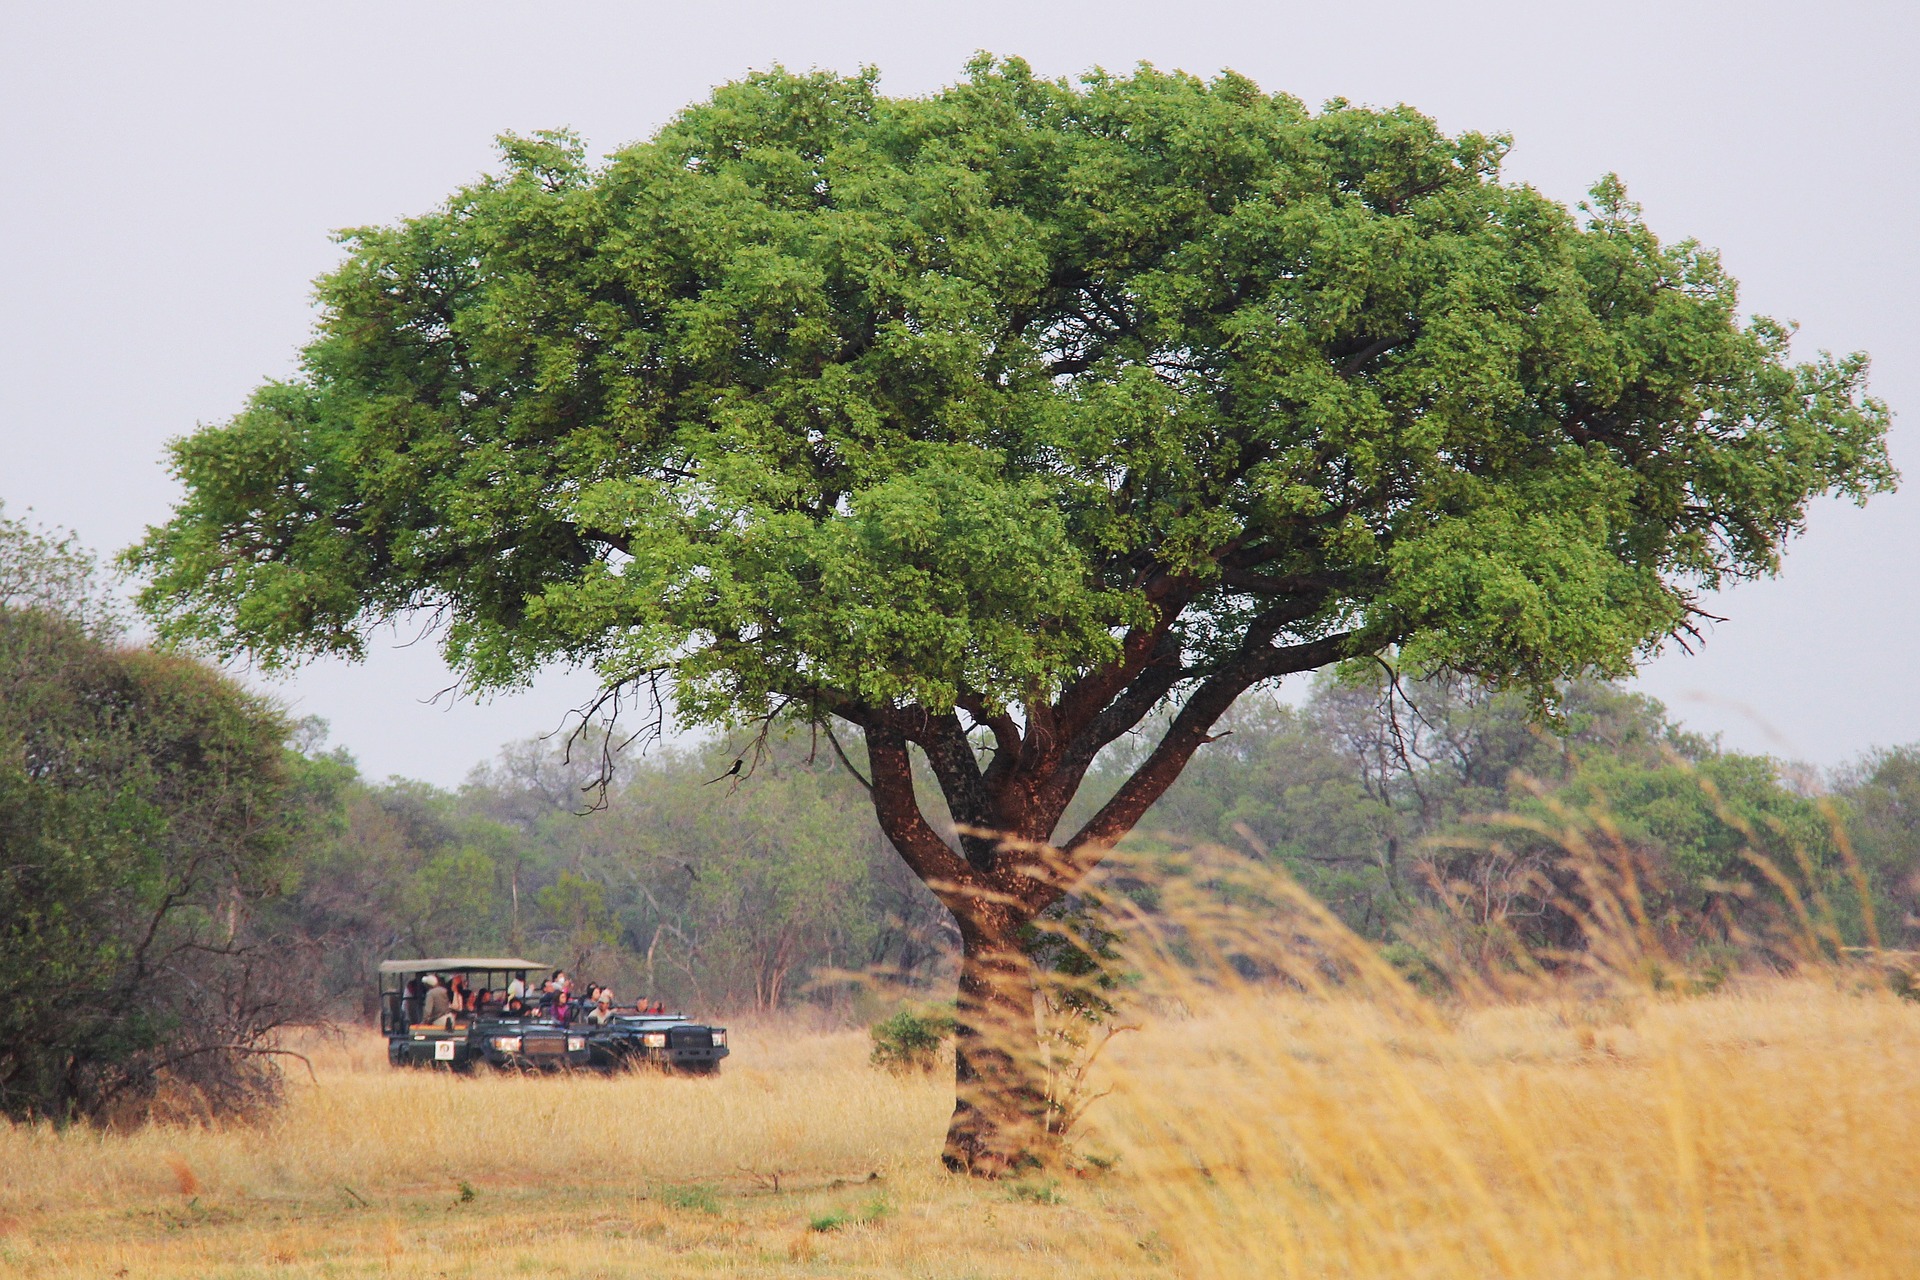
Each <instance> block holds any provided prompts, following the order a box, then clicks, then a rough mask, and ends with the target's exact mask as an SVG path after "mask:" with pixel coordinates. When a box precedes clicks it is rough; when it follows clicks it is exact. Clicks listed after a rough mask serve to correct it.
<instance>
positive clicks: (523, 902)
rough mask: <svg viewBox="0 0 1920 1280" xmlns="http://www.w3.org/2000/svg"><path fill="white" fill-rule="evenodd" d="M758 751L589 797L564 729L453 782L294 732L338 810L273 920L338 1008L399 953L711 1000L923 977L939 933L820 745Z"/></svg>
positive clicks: (701, 759) (756, 1004)
mask: <svg viewBox="0 0 1920 1280" xmlns="http://www.w3.org/2000/svg"><path fill="white" fill-rule="evenodd" d="M763 746H764V749H763V750H761V751H760V752H758V753H756V755H757V759H756V762H755V763H754V767H753V768H751V769H750V770H743V772H744V776H736V775H732V774H730V773H729V770H730V769H731V766H732V764H733V761H734V760H735V759H736V758H737V757H736V755H735V754H733V753H732V752H730V751H729V750H728V749H727V747H726V745H725V744H724V743H713V744H709V745H707V746H705V747H700V748H694V749H686V750H667V751H660V752H654V753H650V754H647V755H644V756H642V755H635V756H633V757H632V758H630V759H627V760H626V761H624V762H623V764H622V767H621V769H620V772H619V776H618V778H617V779H616V780H615V782H614V783H613V784H612V785H610V786H609V787H608V788H607V789H606V790H605V792H604V794H602V793H601V792H600V790H599V789H598V788H596V787H594V786H593V785H592V779H593V776H594V772H595V771H594V769H593V768H589V767H585V766H581V765H569V764H568V762H567V756H568V752H567V750H566V745H565V744H564V743H562V742H549V741H539V740H536V741H533V742H528V743H523V744H519V745H516V746H514V747H511V748H509V749H508V750H506V751H505V752H503V753H502V754H501V755H500V757H499V758H498V760H496V761H495V762H494V763H493V764H491V765H490V766H488V767H486V768H483V769H480V770H477V771H476V772H475V773H474V774H473V776H472V777H471V778H470V779H469V780H468V782H467V784H466V785H465V786H463V787H462V788H460V789H459V790H458V791H457V792H455V791H445V790H439V789H436V788H433V787H430V786H428V785H426V784H424V783H419V782H412V781H408V780H405V779H398V778H395V779H389V780H388V781H386V782H384V783H373V782H369V781H366V780H362V779H360V778H358V777H357V776H356V775H355V774H354V770H353V765H352V763H351V762H350V761H349V760H348V758H347V757H346V756H345V755H344V754H341V753H333V754H327V753H324V752H318V751H314V750H313V748H312V747H311V745H310V746H309V751H310V753H311V756H312V759H313V761H314V767H315V768H317V769H322V770H327V771H330V772H331V773H332V774H333V775H335V778H336V786H337V789H338V795H339V803H338V805H337V807H336V808H335V810H334V813H333V820H332V822H331V825H330V828H329V830H328V831H327V833H326V836H325V838H324V839H322V840H320V841H318V842H317V843H316V844H315V845H314V847H313V848H312V849H311V850H310V852H309V853H308V855H307V857H306V858H305V859H304V861H303V865H302V868H301V871H300V875H299V880H298V883H297V884H296V885H295V886H294V887H293V889H292V892H291V893H290V894H289V895H288V896H287V897H286V898H285V899H284V900H283V901H282V902H281V903H280V904H279V905H278V907H277V908H276V918H277V920H278V922H279V925H280V927H282V928H284V929H286V930H288V931H292V932H298V933H300V934H302V935H303V936H306V937H308V938H311V939H314V940H315V941H317V942H319V943H321V944H323V950H324V952H325V954H326V956H327V961H326V967H325V971H324V973H323V974H321V975H320V979H321V982H322V985H323V987H324V990H325V993H326V995H327V996H328V997H330V998H331V999H332V1000H333V1001H334V1002H335V1003H336V1004H337V1005H339V1006H342V1007H353V1006H356V1005H357V1006H361V1007H368V1008H370V1007H371V1005H370V999H371V990H372V988H371V979H370V977H369V975H370V974H371V973H372V970H373V966H374V964H375V963H377V962H378V961H379V960H380V959H383V958H386V957H389V956H402V955H448V954H475V953H485V954H499V953H512V954H516V955H518V954H525V955H526V956H528V957H529V958H532V959H536V960H540V961H542V962H545V963H549V964H553V965H556V966H563V967H566V968H568V969H570V970H573V971H574V972H576V973H578V974H582V975H585V976H586V977H589V978H592V979H594V980H598V981H603V982H610V983H612V984H613V986H614V988H615V991H616V993H617V994H618V995H619V996H620V997H621V998H622V999H631V998H633V997H635V996H639V995H645V996H649V997H654V998H658V999H662V1000H665V1001H667V1002H668V1003H670V1004H680V1005H684V1006H686V1007H688V1008H696V1009H701V1010H705V1011H709V1012H711V1011H717V1010H728V1011H731V1010H742V1009H772V1008H776V1007H779V1006H782V1005H786V1004H791V1003H794V1002H798V1001H806V1000H817V1001H829V1002H831V1001H836V1000H844V999H846V998H848V997H850V996H851V995H853V994H855V993H856V991H857V988H858V983H857V982H849V981H847V980H846V979H845V978H844V976H842V975H847V974H856V973H857V974H861V975H886V976H888V977H889V978H891V979H893V980H898V981H905V982H908V983H915V984H918V983H924V982H925V981H927V980H928V979H929V978H930V977H931V975H932V974H933V972H934V971H935V969H936V968H937V967H938V966H940V965H942V964H944V963H946V961H947V957H948V954H949V952H950V950H951V948H950V945H949V944H950V942H951V941H952V925H951V923H950V922H949V920H948V918H947V916H946V914H945V912H943V911H942V910H941V909H940V907H939V905H938V903H936V902H935V901H934V900H933V898H932V896H931V895H930V894H929V893H927V891H926V890H925V889H924V888H923V887H922V886H921V885H920V883H919V881H918V880H917V879H916V878H915V877H914V876H913V874H912V873H911V872H910V871H908V870H907V868H906V867H905V866H904V865H903V864H901V862H900V860H899V859H898V857H896V856H895V855H894V853H893V852H892V850H891V849H889V848H888V847H887V845H886V842H885V840H884V839H883V837H882V836H881V835H880V832H879V830H878V829H877V828H876V827H875V825H874V823H873V819H872V812H871V808H870V806H869V805H868V804H867V801H866V798H865V796H864V794H863V793H862V792H861V790H860V787H859V784H858V783H856V782H855V781H854V780H853V779H852V778H851V777H850V776H849V775H848V774H847V773H846V772H845V771H844V770H843V769H842V768H841V766H840V765H839V764H838V763H837V762H836V761H835V760H834V758H833V757H832V755H831V754H830V753H829V751H828V750H827V749H826V747H825V745H824V744H819V749H817V750H815V749H813V746H814V744H812V743H810V742H809V741H808V740H807V739H806V738H805V737H799V738H793V737H789V738H783V739H778V740H775V741H773V742H770V743H767V744H763ZM581 754H582V753H581V752H579V751H578V749H577V744H576V752H575V754H574V758H575V759H576V760H578V759H580V757H581ZM589 754H592V753H589ZM596 760H597V755H596Z"/></svg>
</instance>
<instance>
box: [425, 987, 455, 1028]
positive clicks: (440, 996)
mask: <svg viewBox="0 0 1920 1280" xmlns="http://www.w3.org/2000/svg"><path fill="white" fill-rule="evenodd" d="M420 1021H421V1022H423V1023H425V1024H426V1025H427V1026H429V1027H439V1028H441V1029H442V1030H444V1031H451V1030H453V999H452V997H450V996H449V995H448V994H447V989H446V988H445V987H443V986H441V985H440V975H439V974H437V973H430V974H428V975H427V1003H426V1008H425V1009H424V1010H423V1011H422V1013H421V1018H420Z"/></svg>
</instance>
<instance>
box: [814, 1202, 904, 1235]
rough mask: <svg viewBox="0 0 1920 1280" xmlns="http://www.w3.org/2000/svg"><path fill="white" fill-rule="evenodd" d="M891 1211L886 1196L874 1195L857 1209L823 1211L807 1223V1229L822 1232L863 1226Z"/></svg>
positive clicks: (891, 1207)
mask: <svg viewBox="0 0 1920 1280" xmlns="http://www.w3.org/2000/svg"><path fill="white" fill-rule="evenodd" d="M892 1211H893V1206H892V1205H890V1204H888V1203H887V1200H886V1197H884V1196H876V1197H874V1198H873V1199H872V1200H869V1201H867V1203H866V1204H864V1205H862V1206H861V1207H860V1208H858V1209H835V1210H833V1211H832V1212H831V1213H823V1214H821V1215H820V1216H819V1217H817V1218H813V1219H811V1220H810V1221H809V1222H808V1223H807V1230H809V1231H819V1232H822V1233H824V1232H828V1231H838V1230H840V1228H842V1227H848V1226H853V1227H864V1226H867V1225H869V1224H870V1223H875V1222H878V1221H880V1220H881V1219H882V1218H884V1217H886V1216H887V1215H888V1214H889V1213H891V1212H892Z"/></svg>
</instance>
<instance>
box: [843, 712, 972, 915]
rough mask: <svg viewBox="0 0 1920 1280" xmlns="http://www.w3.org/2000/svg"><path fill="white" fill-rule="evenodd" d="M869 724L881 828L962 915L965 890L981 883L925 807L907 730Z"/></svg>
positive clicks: (876, 810) (870, 757)
mask: <svg viewBox="0 0 1920 1280" xmlns="http://www.w3.org/2000/svg"><path fill="white" fill-rule="evenodd" d="M864 727H865V730H866V735H867V761H868V764H869V766H870V767H871V768H872V770H873V812H874V817H876V818H877V819H878V820H879V822H880V829H881V830H882V831H884V832H886V833H887V839H888V840H890V841H891V842H892V843H893V847H894V848H895V849H896V850H898V851H899V853H900V857H901V858H902V859H903V860H905V862H906V864H907V865H908V866H909V867H911V868H913V873H914V874H915V875H917V876H919V877H920V879H921V880H922V881H924V882H925V883H926V885H927V887H928V888H930V889H932V890H933V892H934V895H935V896H936V897H938V898H939V899H940V901H941V902H943V903H945V904H946V905H947V907H948V908H949V909H950V910H952V911H953V912H954V913H955V915H956V916H960V915H963V913H964V912H965V910H966V892H965V891H966V890H967V889H969V888H977V887H978V878H977V875H976V873H975V872H974V870H973V868H972V867H971V866H969V865H968V864H967V860H966V859H965V858H962V857H961V856H960V855H959V854H958V853H955V852H954V851H953V848H952V846H950V845H948V844H947V842H946V841H945V840H942V839H941V838H940V833H939V832H937V831H935V830H934V829H933V827H932V826H931V825H929V824H928V822H927V819H926V817H925V815H923V814H922V813H921V812H920V802H919V800H918V798H916V797H915V795H914V790H913V762H912V761H911V760H910V759H909V758H908V755H907V740H906V737H905V735H903V734H901V733H900V732H899V730H897V729H894V728H890V727H888V726H885V725H874V724H869V725H866V726H864Z"/></svg>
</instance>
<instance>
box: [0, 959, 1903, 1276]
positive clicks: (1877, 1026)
mask: <svg viewBox="0 0 1920 1280" xmlns="http://www.w3.org/2000/svg"><path fill="white" fill-rule="evenodd" d="M864 1053H865V1042H864V1039H863V1037H861V1036H859V1035H857V1034H853V1033H840V1034H820V1033H807V1032H799V1031H789V1032H781V1031H780V1030H778V1029H777V1028H766V1029H762V1030H761V1031H759V1032H757V1033H756V1032H753V1031H746V1032H744V1033H736V1049H735V1057H734V1059H733V1060H732V1062H731V1063H730V1064H729V1067H728V1069H727V1071H726V1072H725V1073H724V1074H723V1075H722V1076H721V1077H720V1078H719V1079H717V1080H683V1079H668V1078H659V1077H653V1076H632V1077H623V1078H618V1079H610V1080H603V1079H597V1078H584V1079H559V1078H555V1079H513V1078H493V1079H476V1080H462V1079H449V1078H446V1077H442V1076H435V1075H430V1074H423V1073H397V1072H391V1071H389V1070H388V1068H387V1067H386V1065H385V1062H384V1057H383V1053H382V1049H381V1045H380V1043H379V1042H378V1041H377V1040H376V1039H374V1038H372V1037H370V1036H368V1037H357V1038H354V1039H353V1040H351V1041H350V1042H347V1043H345V1044H341V1045H337V1046H334V1047H322V1048H320V1050H319V1051H318V1053H317V1056H316V1068H317V1071H318V1080H319V1082H318V1084H317V1085H315V1084H312V1083H308V1082H307V1081H306V1080H305V1077H304V1073H302V1074H301V1076H300V1077H299V1079H298V1081H297V1082H296V1083H295V1085H294V1088H293V1096H292V1100H291V1102H290V1104H289V1105H288V1106H287V1107H286V1108H285V1109H284V1110H283V1111H282V1112H281V1113H280V1114H279V1115H277V1116H276V1117H275V1118H274V1119H272V1120H271V1121H269V1122H267V1123H265V1124H262V1125H259V1126H257V1127H233V1128H224V1129H204V1128H151V1129H147V1130H144V1131H139V1132H134V1133H127V1134H108V1135H101V1134H96V1133H92V1132H87V1131H82V1130H70V1131H66V1132H52V1131H49V1130H47V1129H43V1128H24V1127H16V1128H13V1129H10V1130H0V1274H6V1275H20V1276H34V1277H47V1278H48V1280H53V1278H56V1277H88V1278H89V1280H92V1278H93V1277H101V1276H117V1275H125V1276H131V1277H196V1278H197V1277H243V1276H269V1275H271V1276H289V1277H292V1276H313V1277H319V1276H338V1277H352V1276H386V1275H408V1276H448V1277H476V1278H478V1277H488V1278H493V1277H500V1276H518V1275H540V1276H555V1277H586V1276H609V1277H611V1276H627V1275H636V1276H638V1275H649V1276H683V1275H728V1276H808V1275H836V1276H842V1275H852V1276H929V1277H934V1276H938V1277H967V1276H979V1277H988V1276H1052V1277H1058V1276H1113V1275H1165V1276H1180V1277H1188V1276H1193V1277H1211V1276H1222V1277H1224V1276H1301V1277H1307V1276H1313V1277H1321V1276H1356V1277H1375V1276H1378V1277H1396V1278H1398V1277H1449V1278H1451V1277H1460V1278H1465V1277H1474V1278H1475V1280H1479V1278H1481V1277H1489V1276H1514V1277H1561V1276H1566V1277H1573V1276H1580V1277H1585V1278H1591V1277H1622V1278H1625V1277H1634V1278H1642V1277H1661V1276H1688V1277H1708V1276H1729V1277H1732V1276H1780V1277H1799V1278H1805V1277H1824V1276H1833V1277H1840V1276H1845V1277H1874V1276H1888V1277H1892V1276H1907V1275H1911V1274H1912V1273H1913V1271H1914V1259H1916V1258H1920V1083H1916V1073H1915V1071H1914V1064H1916V1063H1920V1007H1916V1006H1915V1005H1913V1004H1911V1003H1903V1002H1901V1001H1898V1000H1895V999H1893V998H1892V997H1890V996H1888V995H1886V994H1885V993H1884V992H1881V991H1879V990H1877V989H1874V988H1873V986H1872V985H1871V984H1869V983H1865V982H1859V981H1856V980H1854V979H1853V978H1851V977H1849V976H1847V975H1845V974H1836V973H1825V974H1822V975H1821V976H1817V977H1809V978H1804V979H1800V980H1795V981H1791V982H1786V981H1770V982H1761V983H1753V984H1749V985H1744V986H1737V987H1736V988H1735V989H1733V990H1731V991H1727V992H1723V993H1721V994H1718V995H1714V996H1704V997H1696V998H1685V999H1682V998H1662V997H1655V996H1651V995H1633V994H1631V993H1626V994H1622V993H1621V992H1620V991H1618V990H1615V992H1614V993H1613V994H1611V995H1607V996H1593V997H1585V998H1583V997H1576V996H1573V995H1567V996H1564V997H1554V996H1548V997H1542V998H1539V999H1536V1000H1533V1001H1530V1002H1527V1003H1523V1004H1505V1005H1491V1006H1487V1007H1482V1008H1479V1009H1474V1010H1453V1011H1444V1012H1443V1011H1439V1010H1435V1009H1433V1008H1432V1007H1430V1006H1424V1005H1419V1004H1416V1003H1413V1002H1409V1001H1396V1000H1394V999H1391V998H1387V999H1378V998H1376V999H1372V1000H1365V1001H1363V1000H1358V999H1345V998H1341V997H1338V996H1334V997H1332V998H1312V997H1308V996H1304V995H1278V996H1276V995H1273V994H1257V993H1252V992H1241V993H1240V994H1237V995H1235V994H1223V995H1219V996H1217V997H1216V998H1215V999H1214V1002H1213V1003H1211V1004H1210V1005H1208V1006H1206V1007H1205V1008H1204V1011H1203V1012H1201V1013H1199V1014H1197V1015H1191V1016H1189V1015H1184V1014H1178V1015H1168V1016H1162V1017H1158V1018H1154V1019H1150V1020H1149V1021H1148V1023H1147V1025H1146V1026H1145V1028H1144V1029H1143V1030H1142V1031H1140V1032H1138V1033H1136V1034H1133V1035H1129V1036H1125V1037H1122V1038H1121V1039H1120V1040H1119V1041H1117V1042H1116V1043H1115V1045H1114V1046H1113V1048H1112V1050H1111V1051H1110V1053H1109V1055H1108V1058H1107V1059H1105V1060H1103V1068H1102V1069H1103V1071H1104V1073H1105V1080H1106V1083H1108V1084H1111V1085H1112V1086H1113V1088H1114V1093H1113V1094H1112V1096H1110V1097H1107V1098H1106V1099H1104V1100H1102V1101H1101V1102H1100V1103H1099V1104H1098V1105H1097V1106H1096V1107H1095V1108H1094V1111H1093V1113H1092V1116H1093V1120H1092V1128H1091V1131H1090V1132H1089V1133H1088V1134H1087V1135H1086V1136H1085V1137H1084V1139H1083V1142H1082V1146H1083V1148H1084V1149H1085V1150H1086V1151H1087V1152H1089V1153H1090V1154H1093V1155H1096V1156H1098V1155H1103V1154H1105V1155H1117V1156H1118V1158H1119V1159H1118V1164H1117V1165H1116V1166H1115V1167H1114V1169H1113V1170H1112V1171H1111V1172H1109V1173H1103V1174H1100V1175H1099V1176H1095V1177H1079V1178H1076V1177H1067V1178H1066V1179H1065V1180H1064V1181H1061V1182H1058V1183H1053V1182H1047V1181H1040V1180H1036V1181H1032V1182H1029V1183H1026V1184H1023V1185H1020V1186H1014V1187H1009V1186H1004V1185H999V1186H996V1185H983V1184H978V1183H971V1182H968V1181H967V1180H964V1179H955V1178H950V1177H948V1176H946V1175H945V1174H943V1173H941V1172H939V1171H938V1164H937V1153H938V1151H939V1142H940V1135H941V1131H942V1128H943V1125H944V1122H945V1116H946V1112H947V1109H948V1106H949V1098H950V1094H949V1088H950V1086H949V1084H948V1083H947V1082H946V1081H944V1080H941V1079H938V1078H933V1079H928V1078H919V1077H907V1078H898V1077H893V1076H888V1075H884V1074H880V1073H877V1072H874V1071H872V1070H870V1069H869V1068H868V1067H867V1066H866V1065H865V1062H864ZM836 1215H837V1216H838V1217H839V1218H840V1221H839V1223H838V1224H837V1225H834V1226H832V1227H831V1229H827V1230H816V1229H813V1225H812V1224H814V1223H816V1222H818V1221H820V1220H822V1219H826V1218H829V1217H833V1216H836ZM822 1225H825V1224H824V1223H823V1224H822Z"/></svg>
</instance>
